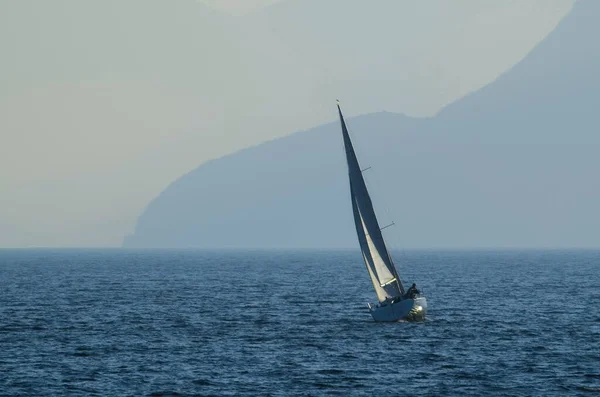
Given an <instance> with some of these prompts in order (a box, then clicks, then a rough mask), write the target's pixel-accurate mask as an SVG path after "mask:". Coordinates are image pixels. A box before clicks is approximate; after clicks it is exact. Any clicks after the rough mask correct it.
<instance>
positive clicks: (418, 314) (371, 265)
mask: <svg viewBox="0 0 600 397" xmlns="http://www.w3.org/2000/svg"><path fill="white" fill-rule="evenodd" d="M337 108H338V113H339V115H340V123H341V126H342V136H343V138H344V148H345V151H346V160H347V162H348V176H349V179H350V199H351V200H352V212H353V214H354V224H355V226H356V234H357V236H358V242H359V244H360V250H361V252H362V256H363V260H364V262H365V265H366V267H367V271H368V273H369V277H370V278H371V281H372V282H373V288H374V289H375V293H376V294H377V299H378V303H369V304H368V308H369V312H370V313H371V316H373V320H375V321H399V320H408V321H419V320H423V319H424V318H425V314H426V312H427V299H426V298H425V296H423V295H421V294H419V293H415V291H414V290H412V289H411V290H409V291H408V292H407V291H405V290H404V286H403V285H402V281H401V280H400V276H399V275H398V271H397V270H396V267H395V266H394V262H393V261H392V257H391V256H390V253H389V251H388V249H387V247H386V245H385V241H384V240H383V235H382V233H381V230H382V228H380V227H379V222H378V221H377V217H376V215H375V210H374V209H373V203H372V202H371V197H370V196H369V191H368V190H367V186H366V184H365V180H364V178H363V170H361V168H360V165H359V164H358V159H357V158H356V153H355V152H354V147H353V146H352V141H351V140H350V135H349V134H348V129H347V128H346V122H345V121H344V116H343V115H342V110H341V108H340V103H339V101H338V103H337ZM413 286H414V285H413Z"/></svg>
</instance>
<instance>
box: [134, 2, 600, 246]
mask: <svg viewBox="0 0 600 397" xmlns="http://www.w3.org/2000/svg"><path fill="white" fill-rule="evenodd" d="M598 17H600V4H598V2H596V1H594V0H580V1H578V2H577V3H576V5H575V6H574V8H573V10H572V12H571V14H569V15H568V16H567V17H566V18H565V19H564V20H563V21H562V22H561V23H560V24H559V26H557V28H556V29H555V30H554V31H553V32H552V33H551V34H550V35H549V36H548V37H547V38H546V39H545V40H543V41H542V42H541V43H540V44H539V45H538V46H537V47H536V48H534V49H533V50H532V51H531V53H530V54H529V55H528V56H527V57H525V58H524V59H523V60H522V61H521V62H520V63H518V64H517V65H515V66H514V67H513V68H512V69H510V70H509V71H507V72H506V73H505V74H503V75H502V76H500V77H499V78H498V79H497V80H496V81H494V82H493V83H491V84H489V85H487V86H485V87H483V88H482V89H480V90H478V91H476V92H473V93H471V94H469V95H467V96H466V97H464V98H462V99H460V100H458V101H456V102H455V103H453V104H451V105H449V106H447V107H446V108H444V109H442V110H441V111H440V112H439V113H438V114H437V115H436V116H435V117H433V118H426V119H415V118H409V117H405V116H403V115H399V114H393V113H388V112H380V113H373V114H368V115H364V116H360V117H355V118H350V119H348V120H347V124H348V127H349V130H350V133H351V136H352V138H353V140H354V143H355V148H356V151H357V154H358V157H359V161H360V162H361V166H362V167H363V168H367V167H369V166H370V167H372V169H370V170H367V171H365V176H366V179H367V183H368V184H369V187H370V188H371V192H372V196H373V198H374V203H375V207H376V211H377V213H378V216H379V217H380V223H381V224H382V225H385V224H388V223H390V222H391V221H394V222H395V223H396V227H395V228H389V229H386V233H387V232H388V230H390V231H391V233H390V235H389V236H388V242H390V241H391V245H392V247H396V246H401V247H406V248H422V247H457V248H458V247H598V245H599V243H598V241H600V211H598V203H599V202H600V183H598V177H597V174H598V171H599V170H600V160H599V158H598V157H599V156H598V155H597V152H598V148H599V147H600V138H599V137H598V127H599V126H600V123H599V121H598V111H597V109H598V105H600V100H599V94H598V93H599V92H600V79H598V76H597V73H598V72H597V71H598V70H600V68H599V67H600V62H599V61H600V54H599V49H598V47H597V46H596V44H595V38H596V37H600V27H598V25H597V24H596V23H595V21H596V20H597V18H598ZM342 107H343V108H348V109H352V104H351V103H348V104H345V103H344V102H343V101H342ZM331 108H332V117H333V116H334V115H335V114H336V113H335V103H334V102H333V101H332V107H331ZM346 172H347V171H346V165H345V160H344V154H343V146H342V142H341V135H340V127H339V123H338V122H337V121H336V122H332V123H329V124H326V125H322V126H320V127H317V128H314V129H311V130H308V131H301V132H298V133H295V134H293V135H291V136H288V137H285V138H280V139H276V140H274V141H270V142H267V143H264V144H261V145H259V146H256V147H252V148H248V149H245V150H242V151H240V152H238V153H235V154H232V155H230V156H226V157H223V158H221V159H218V160H214V161H211V162H209V163H206V164H203V165H202V166H200V167H198V168H197V169H195V170H193V171H192V172H190V173H188V174H186V175H184V176H183V177H181V178H179V179H178V180H176V181H174V182H173V183H172V184H171V185H170V186H168V187H167V189H165V190H164V191H163V192H162V193H161V194H160V195H159V196H158V197H156V198H155V199H154V200H153V201H152V202H151V203H150V204H149V205H148V207H147V208H146V209H145V211H144V212H143V214H142V215H141V216H140V218H139V219H138V223H137V225H136V228H135V232H134V234H132V235H130V236H128V237H127V238H126V239H125V240H124V246H126V247H215V248H218V247H250V248H252V247H256V248H258V247H260V248H269V247H273V248H274V247H278V248H279V247H281V248H285V247H287V248H292V247H313V248H327V247H355V246H356V244H357V243H356V236H355V235H354V226H353V223H352V211H351V205H350V200H349V191H348V189H349V187H348V181H347V175H346ZM383 201H385V202H383Z"/></svg>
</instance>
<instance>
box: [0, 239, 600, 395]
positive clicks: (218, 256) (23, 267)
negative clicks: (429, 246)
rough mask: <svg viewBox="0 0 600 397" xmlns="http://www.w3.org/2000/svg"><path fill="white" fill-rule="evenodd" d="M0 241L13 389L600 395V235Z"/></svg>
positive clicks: (2, 362)
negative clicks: (494, 245) (69, 243)
mask: <svg viewBox="0 0 600 397" xmlns="http://www.w3.org/2000/svg"><path fill="white" fill-rule="evenodd" d="M395 258H396V262H398V265H399V269H400V274H401V276H402V277H403V279H404V282H405V283H412V282H413V281H414V282H416V283H417V286H418V287H419V288H421V289H422V290H424V292H425V294H426V295H427V298H428V302H429V313H428V318H427V321H425V322H423V323H406V322H399V323H386V324H383V323H375V322H373V321H372V319H371V317H370V315H369V313H368V312H367V310H366V303H367V302H368V301H372V300H373V299H374V292H373V291H372V286H371V284H370V281H369V280H368V278H367V274H366V270H365V268H364V265H363V264H362V259H361V256H360V254H359V253H358V252H356V251H246V252H242V251H224V252H216V251H194V250H189V251H168V250H166V251H159V250H156V251H154V250H148V251H128V250H2V251H0V395H3V396H46V395H52V396H54V395H70V396H77V395H81V396H169V395H181V396H188V395H190V396H191V395H198V396H211V395H214V396H288V395H289V396H296V395H297V396H322V395H343V396H350V395H357V396H373V395H386V396H387V395H390V396H393V395H398V396H412V395H419V396H438V395H461V396H463V395H474V396H480V395H488V396H489V395H498V396H563V395H590V394H592V395H593V394H598V395H600V252H599V251H498V252H496V251H475V252H467V251H409V252H401V253H397V254H396V255H395Z"/></svg>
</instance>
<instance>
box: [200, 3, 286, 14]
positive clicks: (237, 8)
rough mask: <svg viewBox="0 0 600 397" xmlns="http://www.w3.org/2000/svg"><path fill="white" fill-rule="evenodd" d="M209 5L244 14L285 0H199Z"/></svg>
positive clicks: (228, 11) (227, 11) (230, 12)
mask: <svg viewBox="0 0 600 397" xmlns="http://www.w3.org/2000/svg"><path fill="white" fill-rule="evenodd" d="M198 1H199V2H201V3H203V4H206V5H207V6H209V7H212V8H214V9H215V10H219V11H222V12H226V13H229V14H232V15H243V14H247V13H249V12H252V11H254V10H257V9H259V8H261V7H265V6H268V5H271V4H274V3H277V2H280V1H283V0H198Z"/></svg>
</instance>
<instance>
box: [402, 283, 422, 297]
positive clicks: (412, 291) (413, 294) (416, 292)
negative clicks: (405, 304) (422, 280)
mask: <svg viewBox="0 0 600 397" xmlns="http://www.w3.org/2000/svg"><path fill="white" fill-rule="evenodd" d="M419 293H420V292H419V290H418V289H417V284H415V283H413V285H411V287H410V288H409V289H408V291H406V294H405V295H406V297H407V298H408V299H415V297H416V296H417V295H419Z"/></svg>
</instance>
